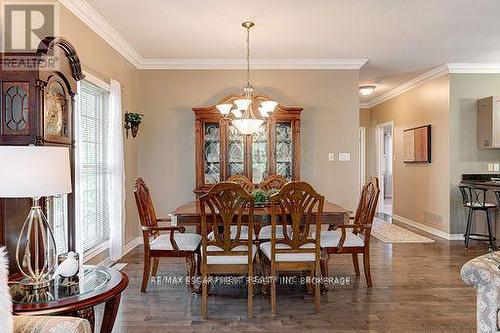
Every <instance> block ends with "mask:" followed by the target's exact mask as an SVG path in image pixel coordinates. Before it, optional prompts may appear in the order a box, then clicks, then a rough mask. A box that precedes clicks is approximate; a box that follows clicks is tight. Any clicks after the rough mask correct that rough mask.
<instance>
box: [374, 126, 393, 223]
mask: <svg viewBox="0 0 500 333" xmlns="http://www.w3.org/2000/svg"><path fill="white" fill-rule="evenodd" d="M393 135H394V124H393V122H392V121H391V122H388V123H384V124H380V125H378V126H377V160H378V163H377V164H378V179H379V183H380V198H379V205H378V212H379V213H381V214H385V215H389V216H392V214H393V199H394V198H393V173H392V169H393V168H392V166H393V161H394V155H393V142H394V137H393Z"/></svg>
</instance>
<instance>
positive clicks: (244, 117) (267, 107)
mask: <svg viewBox="0 0 500 333" xmlns="http://www.w3.org/2000/svg"><path fill="white" fill-rule="evenodd" d="M241 25H242V26H243V27H244V28H245V29H247V59H246V60H247V73H246V74H247V77H246V81H247V82H246V85H245V87H244V88H243V98H241V99H237V100H235V101H234V104H235V105H236V107H235V108H234V109H232V107H233V104H219V105H217V109H218V110H219V111H220V113H221V114H222V116H223V117H224V119H230V118H229V115H230V114H233V116H234V117H235V119H232V120H231V123H232V124H233V125H234V126H235V127H236V128H237V129H238V131H239V132H240V133H241V134H246V135H248V134H253V133H255V132H257V131H258V130H259V127H260V126H261V125H262V124H263V123H264V119H266V118H268V117H269V114H270V113H271V112H273V111H274V109H275V108H276V107H277V106H278V103H277V102H275V101H264V102H262V103H261V104H260V106H259V107H258V110H259V113H260V118H259V117H257V116H256V115H255V113H254V111H253V103H254V102H253V101H252V96H253V93H254V88H253V86H252V85H251V84H250V28H251V27H253V26H255V23H253V22H250V21H245V22H243V23H242V24H241ZM231 109H232V110H231ZM262 118H264V119H262Z"/></svg>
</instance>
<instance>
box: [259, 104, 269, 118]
mask: <svg viewBox="0 0 500 333" xmlns="http://www.w3.org/2000/svg"><path fill="white" fill-rule="evenodd" d="M259 112H260V115H261V116H262V117H264V118H267V117H269V114H268V112H269V111H267V110H266V109H265V108H264V107H262V106H261V107H259Z"/></svg>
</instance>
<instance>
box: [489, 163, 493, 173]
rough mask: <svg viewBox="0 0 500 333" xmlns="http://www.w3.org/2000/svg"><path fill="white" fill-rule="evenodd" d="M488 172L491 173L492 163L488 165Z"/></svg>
mask: <svg viewBox="0 0 500 333" xmlns="http://www.w3.org/2000/svg"><path fill="white" fill-rule="evenodd" d="M488 171H493V163H488Z"/></svg>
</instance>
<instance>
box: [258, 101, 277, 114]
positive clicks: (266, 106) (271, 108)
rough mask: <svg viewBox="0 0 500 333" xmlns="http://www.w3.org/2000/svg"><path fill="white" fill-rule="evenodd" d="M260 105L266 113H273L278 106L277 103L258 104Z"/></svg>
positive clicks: (265, 102)
mask: <svg viewBox="0 0 500 333" xmlns="http://www.w3.org/2000/svg"><path fill="white" fill-rule="evenodd" d="M260 105H261V107H262V108H263V109H264V110H265V111H266V112H273V111H274V109H275V108H276V107H277V106H278V102H275V101H264V102H262V103H260Z"/></svg>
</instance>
